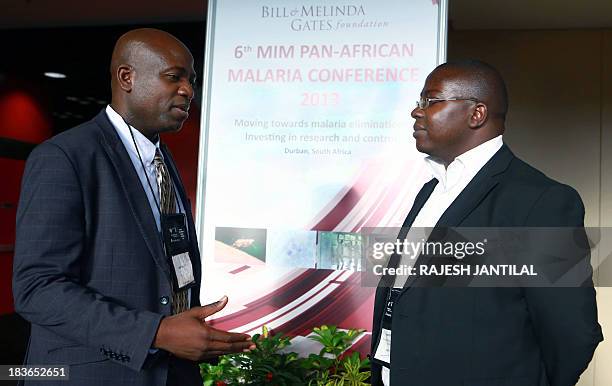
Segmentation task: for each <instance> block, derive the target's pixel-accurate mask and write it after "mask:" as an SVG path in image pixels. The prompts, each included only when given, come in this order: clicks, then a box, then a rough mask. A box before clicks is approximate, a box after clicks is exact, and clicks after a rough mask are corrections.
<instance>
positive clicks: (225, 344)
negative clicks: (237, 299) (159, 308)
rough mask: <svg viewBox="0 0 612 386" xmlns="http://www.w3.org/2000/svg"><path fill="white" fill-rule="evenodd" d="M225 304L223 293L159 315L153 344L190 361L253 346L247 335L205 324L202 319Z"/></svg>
mask: <svg viewBox="0 0 612 386" xmlns="http://www.w3.org/2000/svg"><path fill="white" fill-rule="evenodd" d="M226 304H227V296H224V297H223V298H221V300H219V301H217V302H215V303H212V304H208V305H206V306H203V307H194V308H192V309H190V310H187V311H185V312H181V313H180V314H177V315H172V316H168V317H165V318H163V319H162V320H161V323H160V324H159V328H158V329H157V334H156V335H155V341H154V342H153V347H155V348H159V349H163V350H166V351H169V352H171V353H173V354H174V355H176V356H177V357H180V358H184V359H189V360H192V361H201V360H204V359H207V358H211V357H215V356H219V355H223V354H229V353H235V352H243V351H248V350H252V349H254V348H255V345H254V344H253V342H251V337H250V336H248V335H247V334H238V333H233V332H227V331H222V330H217V329H216V328H213V327H209V326H208V325H206V322H205V321H204V319H205V318H207V317H208V316H210V315H213V314H215V313H217V312H219V311H221V310H222V309H223V307H225V305H226Z"/></svg>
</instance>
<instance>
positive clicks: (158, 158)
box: [153, 148, 187, 314]
mask: <svg viewBox="0 0 612 386" xmlns="http://www.w3.org/2000/svg"><path fill="white" fill-rule="evenodd" d="M153 163H154V164H155V169H156V171H157V188H158V191H159V206H160V208H159V209H160V211H161V213H162V214H174V213H176V197H175V193H174V186H173V185H172V179H171V178H170V174H169V173H168V168H167V167H166V164H165V163H164V159H163V157H162V155H161V152H160V151H159V148H158V149H157V150H155V157H154V158H153ZM170 269H174V268H173V267H170ZM185 310H187V290H183V291H179V290H177V289H176V288H173V289H172V314H178V313H179V312H183V311H185Z"/></svg>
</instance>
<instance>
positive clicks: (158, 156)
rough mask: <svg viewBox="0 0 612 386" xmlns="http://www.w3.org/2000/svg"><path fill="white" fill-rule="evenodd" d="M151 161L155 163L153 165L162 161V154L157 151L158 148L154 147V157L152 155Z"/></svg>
mask: <svg viewBox="0 0 612 386" xmlns="http://www.w3.org/2000/svg"><path fill="white" fill-rule="evenodd" d="M153 162H154V163H155V165H158V164H163V163H164V157H162V154H161V151H159V148H156V149H155V157H153Z"/></svg>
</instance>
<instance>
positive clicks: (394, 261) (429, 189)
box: [379, 178, 438, 287]
mask: <svg viewBox="0 0 612 386" xmlns="http://www.w3.org/2000/svg"><path fill="white" fill-rule="evenodd" d="M437 184H438V180H436V179H435V178H432V179H431V180H429V182H427V183H426V184H425V185H423V187H422V188H421V190H420V191H419V193H418V194H417V196H416V198H415V199H414V203H413V204H412V208H411V209H410V212H408V216H406V218H405V219H404V223H403V224H402V228H401V229H400V231H399V234H398V236H397V238H398V240H403V239H405V238H406V235H407V234H408V231H409V230H410V227H411V226H412V223H413V222H414V219H416V216H417V215H418V214H419V212H420V211H421V209H422V208H423V206H424V205H425V203H426V202H427V200H428V199H429V196H431V193H433V191H434V189H435V187H436V185H437ZM400 261H401V257H400V256H399V255H398V254H397V253H394V254H392V255H391V257H390V258H389V263H388V264H387V267H389V268H397V267H398V266H399V263H400ZM394 280H395V276H393V275H385V276H383V278H382V279H381V280H380V282H379V287H381V286H382V287H390V286H392V285H393V281H394Z"/></svg>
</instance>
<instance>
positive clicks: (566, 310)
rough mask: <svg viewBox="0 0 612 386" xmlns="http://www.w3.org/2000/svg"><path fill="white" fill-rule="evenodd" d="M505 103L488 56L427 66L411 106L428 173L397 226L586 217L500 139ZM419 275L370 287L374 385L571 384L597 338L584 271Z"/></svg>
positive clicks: (572, 197)
mask: <svg viewBox="0 0 612 386" xmlns="http://www.w3.org/2000/svg"><path fill="white" fill-rule="evenodd" d="M507 106H508V102H507V93H506V87H505V84H504V81H503V79H502V77H501V75H500V74H499V73H498V72H497V70H495V69H494V68H493V67H491V66H490V65H487V64H485V63H482V62H479V61H463V62H455V63H446V64H443V65H441V66H439V67H437V68H436V69H435V70H434V71H433V72H432V73H431V74H430V75H429V76H428V77H427V79H426V81H425V85H424V88H423V90H422V92H421V97H420V100H419V101H418V103H417V107H416V108H415V109H414V110H413V111H412V117H413V118H414V119H415V124H414V137H415V140H416V147H417V149H418V150H419V151H420V152H423V153H426V154H428V155H429V157H427V160H426V161H427V163H428V164H429V166H430V167H431V168H432V174H433V176H434V178H433V179H432V180H431V181H429V182H428V183H427V184H425V185H424V187H423V188H422V189H421V191H420V192H419V194H418V195H417V197H416V199H415V202H414V205H413V207H412V209H411V210H410V213H409V214H408V216H407V218H406V220H405V221H404V224H403V227H415V228H416V227H434V226H435V227H438V228H440V227H578V228H581V227H583V220H584V207H583V205H582V201H581V199H580V197H579V195H578V193H577V192H576V191H575V190H574V189H572V188H571V187H569V186H567V185H563V184H560V183H558V182H556V181H553V180H552V179H550V178H548V177H546V176H545V175H544V174H542V173H541V172H539V171H537V170H536V169H534V168H532V167H531V166H529V165H527V164H526V163H524V162H523V161H521V160H520V159H518V158H517V157H515V156H514V154H513V153H512V152H511V151H510V149H509V148H508V146H507V145H505V144H504V143H503V140H502V134H503V132H504V121H505V116H506V111H507ZM420 261H421V260H420V259H419V260H417V264H419V263H420ZM589 273H590V265H589ZM587 276H588V275H587ZM395 280H399V277H398V278H395ZM419 280H421V279H420V278H416V279H414V278H412V279H409V280H408V281H406V283H402V282H400V283H398V282H397V281H396V282H395V283H393V284H391V285H389V284H390V283H389V282H386V281H385V280H383V281H381V285H379V288H378V289H377V292H376V300H375V306H374V321H373V334H372V358H373V364H372V384H373V385H381V384H386V385H389V384H391V385H393V386H398V385H407V386H455V385H456V386H460V385H462V386H502V385H503V386H570V385H574V384H576V382H577V381H578V379H579V376H580V374H581V373H582V372H583V371H584V370H585V369H586V367H587V365H588V363H589V361H590V360H591V358H592V356H593V352H594V351H595V348H596V347H597V344H598V343H599V342H600V341H601V340H602V339H603V337H602V334H601V328H600V326H599V324H598V322H597V307H596V302H595V291H594V289H593V287H592V284H591V280H590V276H589V277H588V280H587V284H590V285H587V286H583V287H575V288H524V287H523V288H425V287H424V286H419V285H418V284H419V283H418V281H419ZM383 284H387V285H383ZM389 287H395V288H396V289H395V290H393V291H392V289H391V288H389ZM389 301H392V302H393V303H392V308H391V309H389V307H388V306H389V305H390V303H389ZM385 314H387V315H386V316H385ZM385 318H387V319H385Z"/></svg>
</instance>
